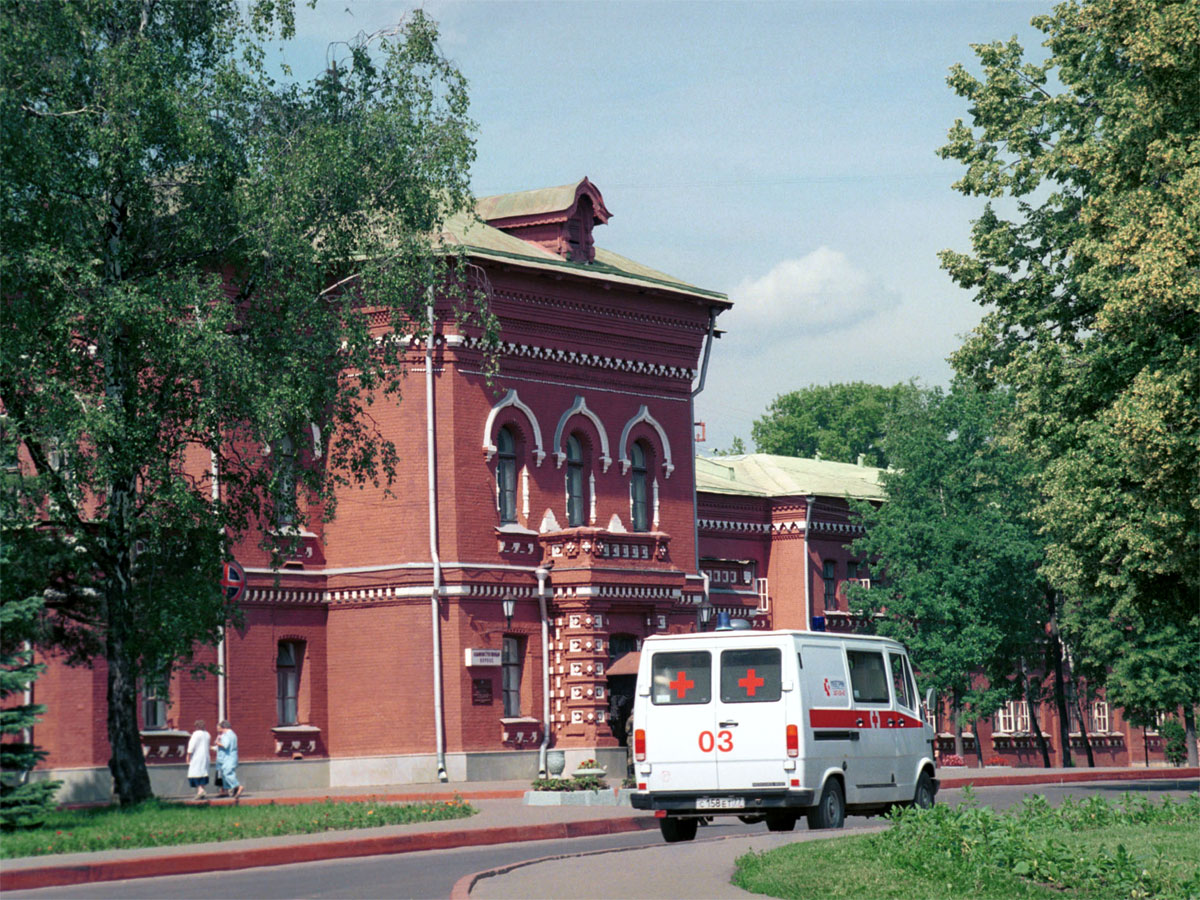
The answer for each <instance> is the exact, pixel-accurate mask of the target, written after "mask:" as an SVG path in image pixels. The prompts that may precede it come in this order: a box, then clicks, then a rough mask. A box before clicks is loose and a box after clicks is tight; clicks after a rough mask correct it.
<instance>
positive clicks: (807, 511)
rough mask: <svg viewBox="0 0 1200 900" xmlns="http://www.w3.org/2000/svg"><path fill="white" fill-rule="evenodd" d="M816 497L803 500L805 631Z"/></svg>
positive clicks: (809, 622) (809, 627)
mask: <svg viewBox="0 0 1200 900" xmlns="http://www.w3.org/2000/svg"><path fill="white" fill-rule="evenodd" d="M816 499H817V498H816V497H805V498H804V616H805V619H806V620H807V621H806V622H805V623H804V630H805V631H812V623H813V608H812V560H810V559H809V558H808V531H809V529H810V528H811V527H812V508H813V502H814V501H815V500H816Z"/></svg>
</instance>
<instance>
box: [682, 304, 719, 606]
mask: <svg viewBox="0 0 1200 900" xmlns="http://www.w3.org/2000/svg"><path fill="white" fill-rule="evenodd" d="M716 325H717V308H716V307H715V306H710V307H709V308H708V334H707V335H706V336H705V338H704V360H703V361H702V362H701V363H700V383H699V384H698V385H696V388H695V390H693V391H692V395H691V396H690V397H688V427H689V428H691V429H692V459H691V462H692V549H693V550H694V551H695V553H696V567H695V568H696V571H697V572H699V571H700V520H699V518H698V517H699V515H700V513H699V511H698V509H697V507H696V396H697V395H698V394H699V393H700V392H701V391H702V390H704V379H705V378H707V377H708V357H709V354H710V353H712V341H713V329H714V328H715V327H716ZM705 596H706V597H707V596H708V593H707V591H706V592H705Z"/></svg>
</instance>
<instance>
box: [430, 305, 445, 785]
mask: <svg viewBox="0 0 1200 900" xmlns="http://www.w3.org/2000/svg"><path fill="white" fill-rule="evenodd" d="M425 310H426V312H427V313H428V316H429V336H428V337H427V338H426V339H425V441H426V445H427V447H428V452H427V453H426V457H427V458H428V461H429V558H430V560H432V562H433V591H432V593H431V594H430V596H429V608H430V613H431V615H432V617H433V728H434V732H435V733H436V735H437V775H438V781H441V782H446V781H449V780H450V779H449V778H448V777H447V776H446V729H445V724H444V723H443V721H442V620H441V608H440V599H441V595H442V560H441V557H440V556H439V555H438V515H437V440H436V437H435V434H434V427H433V325H434V318H433V288H430V289H429V291H428V296H427V301H426V307H425Z"/></svg>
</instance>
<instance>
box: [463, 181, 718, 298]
mask: <svg viewBox="0 0 1200 900" xmlns="http://www.w3.org/2000/svg"><path fill="white" fill-rule="evenodd" d="M568 187H570V188H571V190H572V191H574V189H575V185H568ZM546 190H548V191H555V190H561V189H560V188H546ZM525 193H530V194H534V193H538V192H537V191H526V192H525ZM512 196H517V195H514V194H504V195H502V197H501V198H491V199H503V198H505V197H512ZM573 196H574V194H572V197H573ZM512 215H516V213H512ZM441 240H442V242H443V243H444V244H448V245H458V246H462V247H465V248H466V249H467V250H468V252H470V254H471V255H472V256H476V257H482V258H484V259H493V260H496V261H499V262H509V263H513V264H515V265H521V266H525V267H527V268H531V269H540V270H546V271H555V272H559V273H562V274H570V275H576V276H578V277H580V278H586V279H594V280H597V281H607V282H611V283H614V284H625V285H629V286H631V287H641V288H650V287H654V288H660V289H663V290H668V291H672V292H674V293H678V294H685V295H688V296H691V297H695V298H697V299H701V300H706V301H709V302H713V301H715V302H716V303H717V304H718V305H721V306H726V307H727V306H731V305H732V304H731V303H730V302H729V298H728V297H726V295H725V294H722V293H721V292H720V291H710V290H706V289H704V288H699V287H696V286H695V285H692V284H688V283H687V282H686V281H680V280H679V279H678V278H674V277H672V276H670V275H667V274H665V273H663V272H659V271H657V270H656V269H651V268H650V267H648V266H643V265H641V264H640V263H636V262H634V261H633V260H631V259H626V258H625V257H624V256H621V255H620V254H617V253H612V252H610V251H608V250H604V249H602V248H600V247H597V248H596V259H595V262H591V263H582V262H571V261H569V260H565V259H563V258H561V257H560V256H557V255H556V254H554V253H551V252H550V251H549V250H545V249H543V248H542V247H539V246H537V245H536V244H531V243H529V242H527V241H523V240H521V239H520V238H518V237H513V236H512V235H511V234H507V233H506V232H503V231H501V230H500V229H499V228H493V227H492V226H491V225H488V224H487V223H486V222H482V221H480V220H478V219H475V218H473V217H471V216H469V215H468V214H466V213H458V214H455V215H453V216H451V217H450V218H448V219H447V220H446V222H445V224H444V225H443V226H442V234H441Z"/></svg>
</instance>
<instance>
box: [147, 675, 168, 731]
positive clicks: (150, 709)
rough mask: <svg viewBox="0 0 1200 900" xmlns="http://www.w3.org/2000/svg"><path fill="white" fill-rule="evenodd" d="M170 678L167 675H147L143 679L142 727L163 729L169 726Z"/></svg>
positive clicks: (154, 729)
mask: <svg viewBox="0 0 1200 900" xmlns="http://www.w3.org/2000/svg"><path fill="white" fill-rule="evenodd" d="M169 685H170V679H169V677H168V676H166V675H160V676H147V677H146V678H145V679H143V681H142V729H143V730H144V731H162V730H163V729H164V728H166V727H167V699H168V697H169V696H170V691H169Z"/></svg>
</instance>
